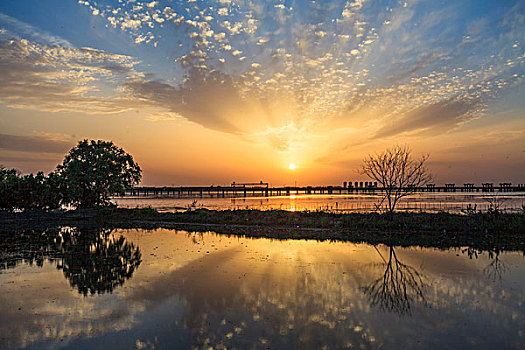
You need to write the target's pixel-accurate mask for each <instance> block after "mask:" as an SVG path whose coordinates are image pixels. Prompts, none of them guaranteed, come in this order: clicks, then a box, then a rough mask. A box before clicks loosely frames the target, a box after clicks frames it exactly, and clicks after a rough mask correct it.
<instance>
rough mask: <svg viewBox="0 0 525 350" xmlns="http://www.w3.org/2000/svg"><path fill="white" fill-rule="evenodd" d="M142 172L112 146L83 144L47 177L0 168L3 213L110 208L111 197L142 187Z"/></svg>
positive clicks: (70, 152) (86, 141)
mask: <svg viewBox="0 0 525 350" xmlns="http://www.w3.org/2000/svg"><path fill="white" fill-rule="evenodd" d="M141 172H142V170H141V169H140V167H139V166H138V164H137V163H135V162H134V161H133V157H132V156H131V155H129V154H127V153H126V152H125V151H124V150H123V149H122V148H119V147H117V146H115V145H114V144H113V143H112V142H107V141H101V140H98V141H94V140H91V141H88V140H83V141H80V142H79V143H78V145H77V146H76V147H74V148H72V149H71V151H69V153H68V154H67V155H66V156H65V158H64V161H63V162H62V164H60V165H58V166H57V167H56V169H55V170H54V171H53V172H51V173H49V174H48V175H45V174H44V173H43V172H41V171H40V172H38V173H37V174H36V175H33V174H29V175H21V174H20V172H19V171H18V170H16V169H6V168H4V167H3V166H0V210H4V211H14V210H22V211H31V210H52V209H58V208H60V207H62V206H63V205H71V206H74V207H78V208H93V207H103V206H107V205H109V204H110V198H111V196H112V195H122V194H123V193H124V191H125V190H126V189H128V188H132V187H133V186H134V185H135V184H137V183H139V181H140V179H141Z"/></svg>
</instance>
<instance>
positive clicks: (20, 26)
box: [0, 13, 73, 48]
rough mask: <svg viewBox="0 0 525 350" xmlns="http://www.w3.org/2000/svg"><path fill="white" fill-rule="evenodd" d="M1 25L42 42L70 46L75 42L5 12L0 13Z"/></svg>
mask: <svg viewBox="0 0 525 350" xmlns="http://www.w3.org/2000/svg"><path fill="white" fill-rule="evenodd" d="M0 25H1V26H3V27H6V28H8V29H12V31H15V32H16V33H19V34H21V35H23V36H28V37H30V38H33V39H34V40H37V41H40V42H44V43H47V44H50V45H58V46H64V47H69V48H72V47H73V44H71V43H70V42H69V41H68V40H66V39H64V38H61V37H59V36H56V35H52V34H49V33H46V32H45V31H42V30H41V29H39V28H36V27H34V26H32V25H30V24H27V23H25V22H22V21H19V20H17V19H16V18H13V17H10V16H8V15H5V14H3V13H0Z"/></svg>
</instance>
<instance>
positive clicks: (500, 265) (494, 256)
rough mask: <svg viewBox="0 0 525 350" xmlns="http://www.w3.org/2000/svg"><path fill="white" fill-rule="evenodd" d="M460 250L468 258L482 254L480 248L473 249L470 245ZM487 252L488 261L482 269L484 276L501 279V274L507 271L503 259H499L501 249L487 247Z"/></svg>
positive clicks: (494, 279)
mask: <svg viewBox="0 0 525 350" xmlns="http://www.w3.org/2000/svg"><path fill="white" fill-rule="evenodd" d="M461 252H462V253H463V254H465V253H466V254H467V255H468V257H469V258H470V259H472V258H475V259H477V258H478V256H480V255H481V254H483V250H482V249H474V248H471V247H467V248H465V249H462V250H461ZM487 253H488V257H489V260H490V263H489V264H488V265H487V266H485V268H484V269H483V273H484V274H485V276H487V277H488V278H490V279H491V280H493V281H496V280H501V279H502V278H503V275H504V274H505V273H506V272H507V266H506V265H505V263H504V262H503V260H501V259H500V256H499V255H500V253H501V250H500V249H498V248H493V249H487Z"/></svg>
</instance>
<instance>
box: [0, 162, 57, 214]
mask: <svg viewBox="0 0 525 350" xmlns="http://www.w3.org/2000/svg"><path fill="white" fill-rule="evenodd" d="M60 183H61V181H60V178H59V176H58V175H57V174H56V173H54V172H53V173H50V174H49V175H48V176H46V175H44V173H43V172H41V171H39V172H38V173H37V174H36V175H33V174H29V175H23V176H21V175H20V173H19V171H18V170H16V169H5V168H3V167H2V168H0V194H1V195H0V209H1V210H14V209H19V210H49V209H57V208H60V206H61V205H62V203H64V199H65V198H64V191H63V190H62V189H61V185H60Z"/></svg>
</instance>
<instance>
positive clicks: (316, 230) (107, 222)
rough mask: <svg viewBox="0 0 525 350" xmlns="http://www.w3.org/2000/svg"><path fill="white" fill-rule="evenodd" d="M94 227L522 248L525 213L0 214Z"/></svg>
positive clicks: (7, 224)
mask: <svg viewBox="0 0 525 350" xmlns="http://www.w3.org/2000/svg"><path fill="white" fill-rule="evenodd" d="M65 225H69V226H86V225H91V226H98V227H105V228H141V229H155V228H170V229H183V230H188V231H214V232H217V233H224V234H230V235H243V236H248V237H267V238H275V239H318V240H343V241H352V242H367V243H371V244H378V243H382V244H389V245H401V246H410V245H417V246H432V247H442V248H446V247H458V246H470V247H475V248H478V249H487V248H488V247H492V248H493V247H494V246H498V247H500V248H501V249H504V250H509V249H510V250H521V251H524V250H525V213H512V214H511V213H501V212H489V213H472V214H470V215H459V214H449V213H438V214H431V213H394V215H393V217H391V216H390V215H388V214H376V213H363V214H335V213H327V212H287V211H281V210H270V211H259V210H223V211H215V210H207V209H198V210H188V211H184V212H178V213H159V212H158V211H156V210H154V209H151V208H143V209H124V208H116V207H112V208H102V209H89V210H82V209H79V210H72V211H57V212H22V213H7V212H3V213H0V227H2V228H4V229H9V230H17V229H25V228H34V227H53V226H54V227H56V226H65Z"/></svg>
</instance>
